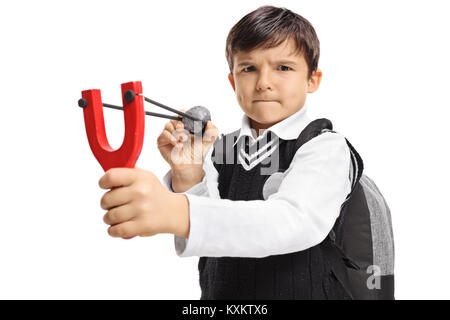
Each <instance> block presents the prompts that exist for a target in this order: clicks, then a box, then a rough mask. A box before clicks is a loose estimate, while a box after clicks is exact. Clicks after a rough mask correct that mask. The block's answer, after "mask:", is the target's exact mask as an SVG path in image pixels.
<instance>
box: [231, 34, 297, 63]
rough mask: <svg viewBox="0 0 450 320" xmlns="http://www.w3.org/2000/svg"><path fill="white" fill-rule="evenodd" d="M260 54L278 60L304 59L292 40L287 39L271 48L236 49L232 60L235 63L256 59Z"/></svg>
mask: <svg viewBox="0 0 450 320" xmlns="http://www.w3.org/2000/svg"><path fill="white" fill-rule="evenodd" d="M262 56H267V57H272V58H275V59H279V60H282V59H286V60H293V61H297V62H298V61H299V60H302V59H304V57H303V54H301V53H300V52H297V50H296V47H295V43H294V41H293V40H292V39H289V40H286V41H285V42H283V43H281V44H280V45H278V46H276V47H273V48H256V49H253V50H249V51H238V52H236V53H235V54H234V60H235V62H236V63H241V62H245V61H252V60H257V59H258V58H261V57H262Z"/></svg>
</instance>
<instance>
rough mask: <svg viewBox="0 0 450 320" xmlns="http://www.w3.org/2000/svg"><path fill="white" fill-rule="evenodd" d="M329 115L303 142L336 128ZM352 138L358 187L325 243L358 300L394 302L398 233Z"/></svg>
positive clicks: (354, 177)
mask: <svg viewBox="0 0 450 320" xmlns="http://www.w3.org/2000/svg"><path fill="white" fill-rule="evenodd" d="M332 129H333V125H332V123H331V121H330V120H328V119H316V120H314V121H312V122H311V123H310V124H309V125H308V126H307V127H306V128H305V129H304V130H303V132H302V133H301V134H300V136H299V138H298V140H297V146H296V148H295V149H293V150H297V148H299V147H300V146H301V145H303V144H304V143H306V142H307V141H309V140H310V139H312V138H314V137H316V136H318V135H320V134H321V133H323V132H327V131H331V132H335V131H333V130H332ZM345 140H346V141H347V144H348V146H349V148H350V154H351V170H350V180H351V181H352V189H351V192H350V193H349V195H348V196H347V198H346V200H345V201H344V203H343V204H342V206H341V211H340V215H339V217H338V219H337V220H336V223H335V225H334V227H333V229H332V231H331V232H330V234H329V235H328V237H327V238H326V239H325V240H324V241H323V242H322V243H321V244H320V246H321V247H322V249H323V252H324V253H325V256H326V257H327V258H328V261H329V263H330V267H331V270H332V276H334V277H335V278H336V279H337V280H338V281H339V282H340V283H341V285H342V286H343V287H344V289H345V290H346V291H347V293H348V294H349V295H350V296H351V297H352V298H353V299H361V300H362V299H364V300H377V299H383V300H393V299H395V297H394V236H393V231H392V221H391V214H390V210H389V207H388V205H387V203H386V201H385V199H384V197H383V195H382V194H381V192H380V190H378V188H377V186H376V185H375V183H374V182H373V181H372V180H371V179H370V178H369V177H367V176H366V175H364V174H363V169H364V166H363V161H362V159H361V157H360V155H359V154H358V152H356V150H355V148H354V147H353V146H352V145H351V144H350V142H349V141H348V140H347V139H345Z"/></svg>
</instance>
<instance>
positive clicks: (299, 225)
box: [175, 132, 351, 257]
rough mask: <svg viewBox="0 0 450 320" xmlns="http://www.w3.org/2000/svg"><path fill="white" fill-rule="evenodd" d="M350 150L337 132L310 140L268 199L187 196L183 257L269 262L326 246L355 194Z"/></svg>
mask: <svg viewBox="0 0 450 320" xmlns="http://www.w3.org/2000/svg"><path fill="white" fill-rule="evenodd" d="M349 170H350V150H349V148H348V146H347V143H346V141H345V138H344V137H343V136H342V135H341V134H339V133H332V132H326V133H323V134H321V135H319V136H318V137H316V138H314V139H311V140H310V141H309V142H307V143H306V144H304V145H303V146H302V147H301V148H300V149H299V150H298V151H297V153H296V154H295V156H294V159H293V160H292V163H291V166H290V167H289V169H288V170H287V171H286V172H285V173H284V178H283V180H282V182H281V184H280V186H279V189H278V191H277V192H276V193H274V194H272V195H270V196H269V197H268V199H267V200H252V201H232V200H228V199H216V198H211V197H204V196H197V195H195V194H189V193H186V196H187V198H188V201H189V208H190V209H189V220H190V231H189V236H188V238H187V239H185V238H181V237H175V246H176V251H177V254H178V255H179V256H182V257H187V256H211V257H221V256H234V257H265V256H269V255H275V254H285V253H291V252H295V251H301V250H305V249H308V248H310V247H312V246H315V245H317V244H319V243H320V242H322V241H323V240H324V239H325V237H326V236H327V235H328V233H329V232H330V230H331V229H332V227H333V225H334V223H335V221H336V219H337V217H338V216H339V213H340V207H341V205H342V203H343V202H344V200H345V198H346V197H347V195H348V194H349V192H350V190H351V182H350V179H349Z"/></svg>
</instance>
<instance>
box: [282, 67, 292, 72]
mask: <svg viewBox="0 0 450 320" xmlns="http://www.w3.org/2000/svg"><path fill="white" fill-rule="evenodd" d="M280 67H282V68H288V69H289V70H290V69H291V68H290V67H288V66H280ZM289 70H286V69H285V70H283V71H289Z"/></svg>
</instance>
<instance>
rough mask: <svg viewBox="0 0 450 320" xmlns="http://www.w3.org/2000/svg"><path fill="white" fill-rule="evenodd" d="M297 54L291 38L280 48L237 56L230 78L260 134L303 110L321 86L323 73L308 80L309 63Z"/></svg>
mask: <svg viewBox="0 0 450 320" xmlns="http://www.w3.org/2000/svg"><path fill="white" fill-rule="evenodd" d="M294 51H295V42H294V40H293V39H291V38H289V39H288V40H286V41H285V42H284V43H282V44H281V45H279V46H278V47H275V48H270V49H255V50H252V51H250V52H237V53H236V54H235V55H234V57H233V59H234V67H233V74H231V73H230V74H229V75H228V79H229V80H230V83H231V86H232V87H233V90H234V91H235V92H236V96H237V99H238V102H239V105H240V106H241V108H242V110H243V111H244V112H245V114H246V115H247V116H248V117H249V118H250V119H251V126H252V128H253V129H255V130H256V133H257V135H259V129H267V128H269V127H270V126H272V125H274V124H276V123H278V122H280V121H282V120H283V119H286V118H287V117H289V116H290V115H292V114H294V113H295V112H297V111H298V110H300V109H301V108H302V107H303V105H304V104H305V100H306V94H307V93H312V92H314V91H316V90H317V88H318V87H319V84H320V80H321V78H322V72H321V71H320V70H319V69H318V70H317V71H315V72H314V73H313V74H312V76H311V78H310V79H309V80H308V66H307V64H306V61H305V59H304V57H303V55H298V54H293V52H294ZM261 100H269V101H261Z"/></svg>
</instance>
